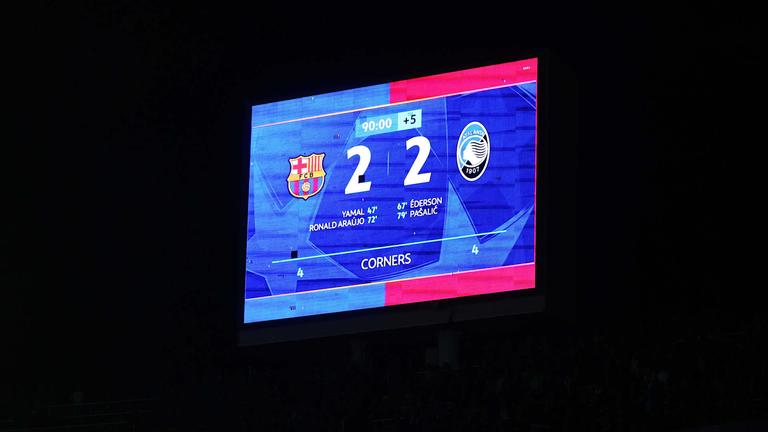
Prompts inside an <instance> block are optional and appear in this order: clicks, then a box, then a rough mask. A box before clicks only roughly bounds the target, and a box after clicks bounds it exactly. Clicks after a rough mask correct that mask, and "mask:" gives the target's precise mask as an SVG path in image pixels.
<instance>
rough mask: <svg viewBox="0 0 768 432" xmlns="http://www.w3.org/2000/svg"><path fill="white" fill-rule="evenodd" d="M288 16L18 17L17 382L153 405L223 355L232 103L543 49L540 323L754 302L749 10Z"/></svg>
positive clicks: (142, 13)
mask: <svg viewBox="0 0 768 432" xmlns="http://www.w3.org/2000/svg"><path fill="white" fill-rule="evenodd" d="M288 12H289V11H288V10H285V9H283V10H277V9H275V10H262V9H257V8H253V9H246V10H213V9H194V10H181V9H179V8H177V7H171V6H159V5H154V4H145V5H143V6H138V5H136V4H134V2H114V3H113V2H108V3H98V2H94V3H93V4H81V5H80V6H77V7H72V6H71V5H66V6H65V5H64V4H61V5H58V4H52V5H48V6H47V7H45V8H43V9H41V10H37V11H34V12H32V13H30V14H28V15H27V14H25V15H24V18H25V19H22V20H20V23H23V24H22V25H20V27H23V28H21V29H19V31H18V32H17V33H16V38H15V39H16V40H17V41H18V43H17V44H16V47H15V48H14V49H13V54H14V55H18V56H19V59H20V60H19V62H18V64H21V65H24V67H22V68H20V69H19V70H17V72H18V73H19V76H18V77H17V78H18V79H17V80H16V81H14V82H15V83H18V85H16V89H15V90H17V91H18V90H20V91H21V93H23V97H22V98H20V101H19V103H18V104H17V105H16V108H17V111H18V112H21V113H23V114H28V115H25V116H24V117H25V118H26V119H27V121H28V122H24V123H22V124H23V127H24V128H25V131H26V133H25V137H26V138H25V142H23V143H22V147H24V155H25V157H26V161H29V162H31V163H29V164H24V165H23V166H24V167H25V169H24V171H25V172H24V173H23V174H21V175H20V176H19V177H18V178H14V179H12V180H11V181H10V183H9V184H10V185H11V188H12V189H13V190H14V191H15V192H17V194H16V193H15V194H14V197H18V198H19V199H20V202H21V203H22V204H21V206H19V208H22V209H24V210H28V211H24V212H23V214H22V215H21V217H19V218H17V219H14V220H13V222H9V223H8V224H7V225H6V228H7V229H8V232H9V233H10V238H11V242H12V253H11V255H12V258H11V259H10V261H9V262H10V266H9V267H8V271H6V270H4V273H6V274H5V276H10V277H9V278H7V279H9V286H11V287H12V291H18V293H19V294H20V296H19V297H18V300H14V301H13V302H12V305H13V306H12V307H11V309H13V310H12V313H11V314H10V315H9V316H10V317H11V324H10V325H9V326H7V327H6V330H8V329H10V330H11V332H10V333H11V337H10V344H11V345H10V346H12V347H13V348H12V349H11V350H10V352H11V353H12V357H11V360H12V361H13V360H16V361H17V362H16V364H17V365H18V366H21V365H22V364H23V365H25V366H33V368H32V370H34V371H33V372H30V373H28V374H18V375H17V378H20V382H21V383H22V384H20V388H21V387H23V388H34V387H35V386H37V385H40V386H44V384H39V383H49V384H45V385H48V386H49V387H51V388H53V389H54V390H50V392H52V393H56V392H61V393H62V394H67V392H70V391H72V390H73V389H75V388H80V387H83V388H94V389H98V391H103V392H104V394H105V395H107V396H109V395H110V392H113V393H114V394H113V396H115V397H120V396H123V395H124V394H126V393H130V392H134V393H136V394H147V393H150V394H151V393H152V392H156V391H159V390H158V387H157V386H162V385H163V384H162V383H165V382H168V380H169V378H168V377H169V376H173V375H174V374H178V375H180V376H183V375H184V373H185V370H198V369H205V368H214V367H216V366H215V365H219V364H221V362H222V361H225V360H222V358H223V357H226V356H228V355H230V354H231V353H232V352H233V348H232V344H233V343H234V341H235V331H236V323H237V319H238V318H239V316H238V312H239V311H238V310H237V299H238V296H240V295H241V293H240V290H239V288H240V286H239V284H240V278H241V275H240V274H239V273H238V270H239V268H240V267H239V265H238V256H239V254H240V252H239V248H242V247H244V246H243V240H244V238H243V233H242V232H241V231H240V230H241V221H240V217H241V216H242V215H241V213H240V206H241V205H242V204H241V203H240V200H241V198H242V194H241V188H242V187H243V186H244V181H245V180H244V178H243V177H242V169H243V159H242V157H243V154H244V153H243V145H244V144H245V143H246V140H247V136H246V134H247V123H246V121H245V120H246V119H247V106H248V102H260V101H261V102H265V101H272V100H278V99H284V98H292V97H298V96H304V95H308V94H316V93H321V92H327V91H334V90H341V89H345V88H352V87H356V86H360V85H368V84H375V83H381V82H387V81H391V80H396V79H403V78H409V77H414V76H419V75H425V74H430V73H437V72H444V71H449V70H455V69H459V68H463V67H471V66H480V65H485V64H491V63H496V62H501V61H509V60H516V59H519V58H521V57H524V56H525V55H527V54H529V53H531V52H535V49H539V48H547V49H548V51H549V53H550V54H551V57H552V63H551V65H550V79H551V82H550V98H549V104H550V118H549V122H550V123H549V125H548V127H549V128H550V129H549V132H548V133H549V137H550V144H549V155H548V157H549V159H548V161H546V163H548V167H549V173H550V177H549V191H548V192H547V196H546V198H545V199H547V200H548V203H549V215H548V236H549V244H548V245H547V246H548V251H549V252H548V253H547V255H546V259H547V263H548V270H549V272H550V273H549V275H548V278H549V279H548V280H549V282H550V291H549V300H548V301H549V304H548V305H549V309H548V312H547V313H548V314H552V315H553V316H558V317H564V319H568V320H577V321H578V320H594V321H598V322H599V321H603V322H605V323H606V325H610V323H613V322H616V321H622V320H623V321H622V322H624V321H631V319H632V317H633V316H638V315H647V314H664V315H676V314H679V315H681V316H686V315H690V316H693V315H697V316H698V314H702V313H705V312H702V311H705V310H710V309H713V308H714V309H717V312H715V314H716V316H717V317H719V318H718V319H723V320H724V321H725V320H727V319H728V318H729V317H736V316H737V313H736V311H738V310H739V308H741V307H748V306H749V304H750V302H749V301H748V297H746V296H748V294H747V293H748V290H746V289H743V288H742V287H741V285H740V284H738V283H737V282H736V280H735V277H737V276H738V275H739V274H741V271H740V270H739V267H738V265H739V264H740V263H742V257H740V256H739V255H738V253H737V252H736V248H737V241H739V240H740V239H741V237H739V235H736V234H735V231H736V230H737V229H738V228H739V225H741V226H748V225H749V223H750V222H749V219H748V218H747V217H746V215H745V213H747V212H746V211H744V209H745V207H743V206H742V205H741V204H740V203H742V202H743V200H744V198H745V197H746V195H747V192H746V190H747V188H745V187H743V185H744V183H745V182H747V181H748V180H749V176H750V172H749V170H748V166H750V164H748V163H744V158H745V154H746V155H747V159H751V158H750V157H749V155H750V154H751V153H752V152H753V151H754V150H751V149H750V146H755V145H759V143H758V142H757V141H761V140H760V139H757V140H756V139H755V137H754V135H752V131H751V129H750V128H751V127H752V126H751V125H754V124H756V123H755V122H756V121H757V120H758V119H759V117H758V116H759V112H760V111H759V110H757V109H756V108H757V102H756V94H755V93H753V92H752V89H756V88H755V87H753V85H752V82H753V81H755V80H756V79H757V78H758V77H760V74H759V73H758V71H757V63H758V56H761V55H762V46H761V45H760V42H759V39H760V36H762V33H763V30H762V29H761V28H760V27H759V26H758V25H757V23H755V22H753V21H751V20H750V14H749V13H747V12H745V11H742V10H738V9H734V8H732V7H725V6H723V5H720V4H719V3H716V2H715V3H707V4H706V5H700V4H698V3H697V6H696V8H695V9H694V8H691V9H687V8H682V7H680V8H678V9H677V10H674V11H671V10H668V9H651V8H648V9H647V10H626V11H623V10H622V11H619V10H605V9H602V8H598V7H581V8H580V9H578V10H577V9H572V10H562V11H559V12H558V13H557V14H555V11H554V10H546V8H542V10H537V11H530V12H526V13H525V14H524V13H520V12H519V11H516V13H517V14H518V15H519V16H528V17H534V18H529V19H515V20H512V21H507V22H506V23H504V24H503V25H502V24H499V23H498V22H493V21H495V20H491V21H485V20H483V21H482V22H478V27H479V31H477V32H471V34H464V33H462V32H461V31H460V27H461V26H458V25H456V24H445V23H446V22H454V21H455V20H454V19H452V20H445V19H429V18H428V15H423V16H421V15H418V16H414V17H404V18H403V19H404V21H405V22H407V23H416V22H418V23H419V25H418V27H419V28H418V29H414V28H411V29H409V30H406V29H405V28H403V30H402V31H395V30H390V31H389V32H388V33H386V34H379V32H378V31H376V30H374V29H375V28H378V27H377V26H376V25H372V24H366V23H364V22H362V23H361V22H360V20H355V19H352V18H346V17H342V16H336V17H334V18H328V19H324V20H320V23H318V22H314V23H311V22H307V21H306V19H302V20H300V19H296V18H294V17H292V16H291V15H290V14H289V13H288ZM508 13H510V14H511V13H512V11H511V10H510V11H508ZM500 15H502V14H500ZM498 18H499V17H497V19H498ZM355 21H357V22H358V24H350V23H353V22H355ZM413 25H414V26H415V24H413ZM389 28H390V29H391V28H393V27H391V26H390V27H389ZM439 28H442V33H440V34H441V36H440V37H435V36H434V35H435V34H436V33H435V30H436V29H439ZM465 30H466V29H465ZM401 33H402V36H401ZM443 34H445V36H444V37H443V36H442V35H443ZM356 35H364V36H356ZM406 35H407V36H406ZM40 144H42V145H40ZM745 148H746V149H748V150H744V149H745ZM27 167H28V168H27ZM27 228H28V229H27ZM16 240H18V242H16ZM12 298H14V297H12ZM9 304H11V303H9ZM7 316H8V315H7ZM16 354H19V355H16ZM170 379H171V380H173V379H176V378H170ZM178 379H180V380H183V377H182V378H178ZM50 383H53V384H50ZM158 383H159V384H158ZM115 389H120V390H115Z"/></svg>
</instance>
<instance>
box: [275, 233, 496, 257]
mask: <svg viewBox="0 0 768 432" xmlns="http://www.w3.org/2000/svg"><path fill="white" fill-rule="evenodd" d="M504 232H507V230H501V231H488V232H484V233H477V234H467V235H461V236H455V237H443V238H439V239H432V240H421V241H415V242H410V243H400V244H394V245H387V246H377V247H372V248H365V249H355V250H350V251H344V252H334V253H329V254H321V255H312V256H306V257H299V258H288V259H282V260H276V261H272V264H278V263H284V262H291V261H302V260H308V259H313V258H325V257H330V256H336V255H347V254H352V253H358V252H368V251H375V250H381V249H390V248H396V247H402V246H413V245H419V244H425V243H435V242H444V241H449V240H459V239H464V238H469V237H480V236H485V235H491V234H501V233H504Z"/></svg>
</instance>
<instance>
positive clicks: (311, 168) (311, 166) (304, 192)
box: [287, 153, 325, 200]
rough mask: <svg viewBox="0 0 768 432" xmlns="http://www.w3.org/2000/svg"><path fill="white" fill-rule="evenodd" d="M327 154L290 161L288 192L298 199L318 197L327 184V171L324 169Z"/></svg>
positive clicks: (299, 157) (300, 157) (296, 158)
mask: <svg viewBox="0 0 768 432" xmlns="http://www.w3.org/2000/svg"><path fill="white" fill-rule="evenodd" d="M323 159H325V153H320V154H315V153H312V154H311V155H309V156H297V157H295V158H290V159H288V162H289V163H290V165H291V171H290V174H288V179H287V180H288V192H289V193H290V194H291V195H293V196H294V197H296V198H303V199H305V200H306V199H309V198H310V197H313V196H315V195H317V193H318V192H320V190H322V189H323V185H324V184H325V170H324V169H323Z"/></svg>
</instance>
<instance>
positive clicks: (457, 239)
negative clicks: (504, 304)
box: [244, 58, 538, 323]
mask: <svg viewBox="0 0 768 432" xmlns="http://www.w3.org/2000/svg"><path fill="white" fill-rule="evenodd" d="M537 65H538V63H537V59H535V58H534V59H528V60H523V61H516V62H511V63H504V64H498V65H492V66H486V67H480V68H475V69H468V70H462V71H457V72H450V73H444V74H439V75H432V76H427V77H422V78H415V79H408V80H403V81H396V82H391V83H388V84H381V85H373V86H368V87H361V88H356V89H352V90H345V91H339V92H334V93H327V94H321V95H317V96H310V97H304V98H299V99H292V100H286V101H281V102H274V103H268V104H263V105H256V106H253V107H252V114H251V142H250V176H249V192H248V224H247V225H248V228H247V250H246V266H245V267H246V275H245V310H244V322H245V323H253V322H262V321H272V320H282V319H289V318H296V317H302V316H309V315H318V314H328V313H337V312H344V311H351V310H359V309H369V308H382V307H388V306H393V305H400V304H407V303H417V302H424V301H433V300H442V299H450V298H456V297H466V296H475V295H483V294H489V293H499V292H506V291H514V290H524V289H531V288H535V287H536V278H535V256H536V255H535V240H536V235H535V219H536V217H535V214H536V205H535V204H536V125H537V122H536V119H537V115H536V114H537V110H536V102H537V98H536V93H537V71H538V67H537Z"/></svg>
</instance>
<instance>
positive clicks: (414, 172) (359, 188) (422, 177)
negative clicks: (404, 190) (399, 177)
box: [344, 136, 432, 195]
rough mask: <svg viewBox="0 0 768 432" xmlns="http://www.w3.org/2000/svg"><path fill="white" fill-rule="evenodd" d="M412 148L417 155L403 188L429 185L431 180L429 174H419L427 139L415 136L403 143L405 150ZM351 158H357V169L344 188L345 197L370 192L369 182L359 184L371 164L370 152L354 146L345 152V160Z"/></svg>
mask: <svg viewBox="0 0 768 432" xmlns="http://www.w3.org/2000/svg"><path fill="white" fill-rule="evenodd" d="M413 146H416V147H418V148H419V153H418V154H417V155H416V160H414V161H413V165H411V169H410V170H408V174H407V175H406V176H405V180H403V185H404V186H411V185H416V184H421V183H429V180H430V179H431V178H432V173H431V172H427V173H423V172H421V168H422V167H424V164H425V163H426V162H427V156H429V150H430V144H429V139H427V138H426V137H423V136H417V137H413V138H411V139H409V140H408V141H406V142H405V149H406V150H410V149H411V148H412V147H413ZM353 156H359V157H360V160H359V161H358V162H357V168H355V171H354V172H353V173H352V178H351V179H349V183H347V187H346V188H344V194H346V195H349V194H353V193H360V192H368V191H369V190H371V182H370V181H366V182H360V176H362V175H364V174H365V170H367V169H368V165H370V163H371V150H370V149H369V148H368V147H366V146H363V145H359V146H354V147H352V148H350V149H349V150H347V159H352V157H353Z"/></svg>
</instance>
